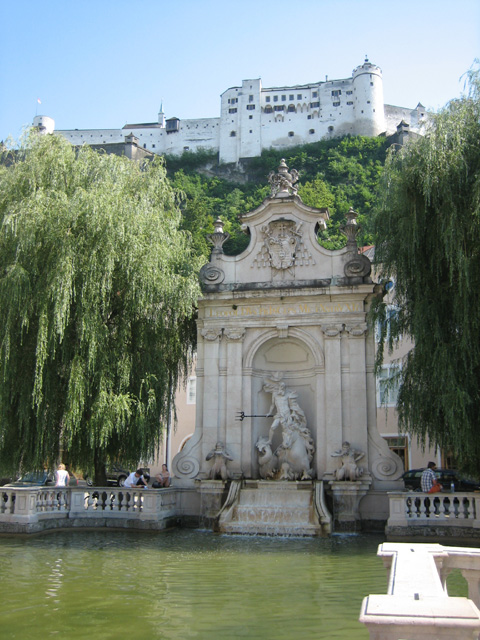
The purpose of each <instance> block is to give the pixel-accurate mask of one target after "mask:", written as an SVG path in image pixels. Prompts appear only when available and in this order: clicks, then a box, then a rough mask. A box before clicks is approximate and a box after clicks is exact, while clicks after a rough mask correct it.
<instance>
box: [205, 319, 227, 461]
mask: <svg viewBox="0 0 480 640" xmlns="http://www.w3.org/2000/svg"><path fill="white" fill-rule="evenodd" d="M202 336H203V339H204V360H203V364H204V367H203V386H204V404H203V417H202V424H203V438H202V453H201V461H200V464H201V469H204V470H205V471H206V472H207V473H208V471H209V470H210V466H209V464H208V463H207V462H206V461H205V458H206V457H207V454H208V453H209V452H210V451H211V450H212V449H213V448H214V447H215V444H216V442H217V440H218V436H219V427H220V425H219V356H220V340H221V337H222V329H221V328H219V327H211V328H205V329H202Z"/></svg>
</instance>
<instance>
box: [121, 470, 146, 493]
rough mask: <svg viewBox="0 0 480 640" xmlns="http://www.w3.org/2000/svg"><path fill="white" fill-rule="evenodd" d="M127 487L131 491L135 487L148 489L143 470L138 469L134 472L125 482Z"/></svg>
mask: <svg viewBox="0 0 480 640" xmlns="http://www.w3.org/2000/svg"><path fill="white" fill-rule="evenodd" d="M125 487H127V488H129V489H131V488H133V487H145V488H147V487H148V483H147V480H146V479H145V477H144V475H143V469H137V470H136V471H132V473H131V474H130V475H129V476H128V478H127V479H126V480H125Z"/></svg>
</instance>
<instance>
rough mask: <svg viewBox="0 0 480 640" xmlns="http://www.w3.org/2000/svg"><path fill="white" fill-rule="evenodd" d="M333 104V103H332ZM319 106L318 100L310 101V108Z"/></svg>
mask: <svg viewBox="0 0 480 640" xmlns="http://www.w3.org/2000/svg"><path fill="white" fill-rule="evenodd" d="M333 104H335V103H333ZM319 106H320V102H310V108H311V109H315V108H316V107H319Z"/></svg>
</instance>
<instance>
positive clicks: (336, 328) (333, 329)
mask: <svg viewBox="0 0 480 640" xmlns="http://www.w3.org/2000/svg"><path fill="white" fill-rule="evenodd" d="M321 329H322V331H323V333H324V334H325V336H326V337H327V338H336V337H337V336H339V335H340V333H341V332H342V331H343V324H328V325H322V327H321Z"/></svg>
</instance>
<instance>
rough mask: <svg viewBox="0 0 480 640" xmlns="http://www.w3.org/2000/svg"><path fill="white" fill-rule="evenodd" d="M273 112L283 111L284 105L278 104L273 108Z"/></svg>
mask: <svg viewBox="0 0 480 640" xmlns="http://www.w3.org/2000/svg"><path fill="white" fill-rule="evenodd" d="M273 108H274V110H275V111H285V105H284V104H279V105H277V106H276V107H273Z"/></svg>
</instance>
